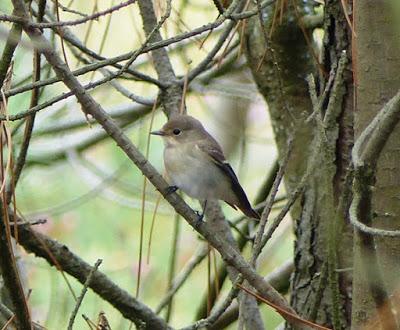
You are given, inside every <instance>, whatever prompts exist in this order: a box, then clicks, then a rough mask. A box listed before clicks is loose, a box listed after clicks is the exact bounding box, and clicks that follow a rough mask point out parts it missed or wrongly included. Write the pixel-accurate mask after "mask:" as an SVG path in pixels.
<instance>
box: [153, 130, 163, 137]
mask: <svg viewBox="0 0 400 330" xmlns="http://www.w3.org/2000/svg"><path fill="white" fill-rule="evenodd" d="M150 134H152V135H160V136H165V132H164V131H162V130H158V131H153V132H150Z"/></svg>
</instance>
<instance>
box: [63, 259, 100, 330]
mask: <svg viewBox="0 0 400 330" xmlns="http://www.w3.org/2000/svg"><path fill="white" fill-rule="evenodd" d="M102 262H103V260H102V259H97V261H96V263H95V264H94V266H93V268H92V269H91V270H90V272H89V274H88V276H87V278H86V281H85V283H84V284H83V288H82V291H81V294H80V295H79V297H78V300H77V301H76V303H75V307H74V309H73V311H72V313H71V316H70V318H69V322H68V328H67V329H68V330H72V327H73V325H74V321H75V317H76V314H77V313H78V310H79V307H80V306H81V304H82V301H83V298H85V294H86V292H87V289H88V287H89V284H90V281H91V280H92V277H93V275H94V273H95V272H96V271H97V269H98V268H99V266H100V264H101V263H102Z"/></svg>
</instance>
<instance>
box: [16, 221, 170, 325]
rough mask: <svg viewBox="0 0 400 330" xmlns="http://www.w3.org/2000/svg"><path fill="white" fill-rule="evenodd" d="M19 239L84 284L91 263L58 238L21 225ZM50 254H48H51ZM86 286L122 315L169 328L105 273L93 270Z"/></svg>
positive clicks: (90, 268) (136, 322)
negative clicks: (57, 239) (59, 241)
mask: <svg viewBox="0 0 400 330" xmlns="http://www.w3.org/2000/svg"><path fill="white" fill-rule="evenodd" d="M18 235H19V243H20V244H21V245H22V246H23V247H24V248H25V249H26V250H27V251H29V252H31V253H34V254H35V255H36V256H38V257H41V258H44V259H45V260H47V262H48V263H49V264H50V265H52V266H56V264H55V262H57V264H58V265H59V266H60V267H61V269H62V270H63V271H64V272H66V273H68V274H69V275H71V276H73V277H75V278H76V279H77V280H78V281H79V282H80V283H82V284H84V283H85V281H86V279H87V277H88V275H89V274H90V272H91V271H92V270H93V267H92V266H91V265H89V264H88V263H86V262H85V261H83V260H82V259H81V258H79V257H78V256H77V255H76V254H74V253H73V252H72V251H70V250H69V248H68V247H67V246H65V245H63V244H60V243H58V242H57V241H55V240H53V239H51V238H49V237H47V236H46V235H43V234H41V233H38V232H36V231H34V230H33V229H31V228H29V227H27V226H23V227H20V228H19V232H18ZM49 253H51V256H52V257H50V254H49ZM89 288H91V289H92V290H93V291H94V292H95V293H97V294H98V295H99V296H100V297H101V298H103V299H104V300H105V301H107V302H109V303H110V304H111V305H112V306H114V307H115V308H116V309H117V310H118V311H119V312H120V313H121V314H122V315H123V316H124V317H126V318H127V319H129V320H131V321H133V322H135V324H137V325H141V323H142V322H145V323H146V325H147V329H169V327H168V325H167V324H166V323H165V322H164V321H163V320H162V319H161V318H159V317H158V316H156V315H155V314H154V312H153V311H152V310H151V309H150V308H148V307H147V306H146V305H144V304H142V303H141V302H140V301H138V300H136V299H135V298H133V297H132V296H131V295H130V294H129V293H128V292H126V291H125V290H123V289H121V288H120V287H119V286H117V285H116V284H115V283H114V282H112V281H111V280H110V279H109V278H108V277H107V276H106V275H105V274H103V273H102V272H100V271H95V272H94V273H93V276H92V280H91V281H90V284H89Z"/></svg>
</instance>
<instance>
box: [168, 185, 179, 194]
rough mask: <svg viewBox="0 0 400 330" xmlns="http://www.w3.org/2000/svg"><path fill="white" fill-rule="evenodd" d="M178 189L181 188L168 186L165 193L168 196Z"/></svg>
mask: <svg viewBox="0 0 400 330" xmlns="http://www.w3.org/2000/svg"><path fill="white" fill-rule="evenodd" d="M178 189H179V188H178V186H168V188H167V189H166V190H165V195H167V196H168V195H171V194H173V193H174V192H175V191H177V190H178Z"/></svg>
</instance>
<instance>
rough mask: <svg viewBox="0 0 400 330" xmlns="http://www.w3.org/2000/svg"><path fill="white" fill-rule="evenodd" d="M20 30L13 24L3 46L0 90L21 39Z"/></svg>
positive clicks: (17, 25)
mask: <svg viewBox="0 0 400 330" xmlns="http://www.w3.org/2000/svg"><path fill="white" fill-rule="evenodd" d="M21 31H22V28H21V26H20V25H19V24H17V23H14V24H13V25H12V27H11V29H10V32H9V34H8V37H7V41H6V44H5V45H4V49H3V53H2V55H1V59H0V88H1V87H2V86H3V82H4V79H5V78H6V75H7V71H8V67H9V66H10V63H11V61H12V58H13V55H14V51H15V49H16V48H17V45H18V43H19V41H20V39H21Z"/></svg>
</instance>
